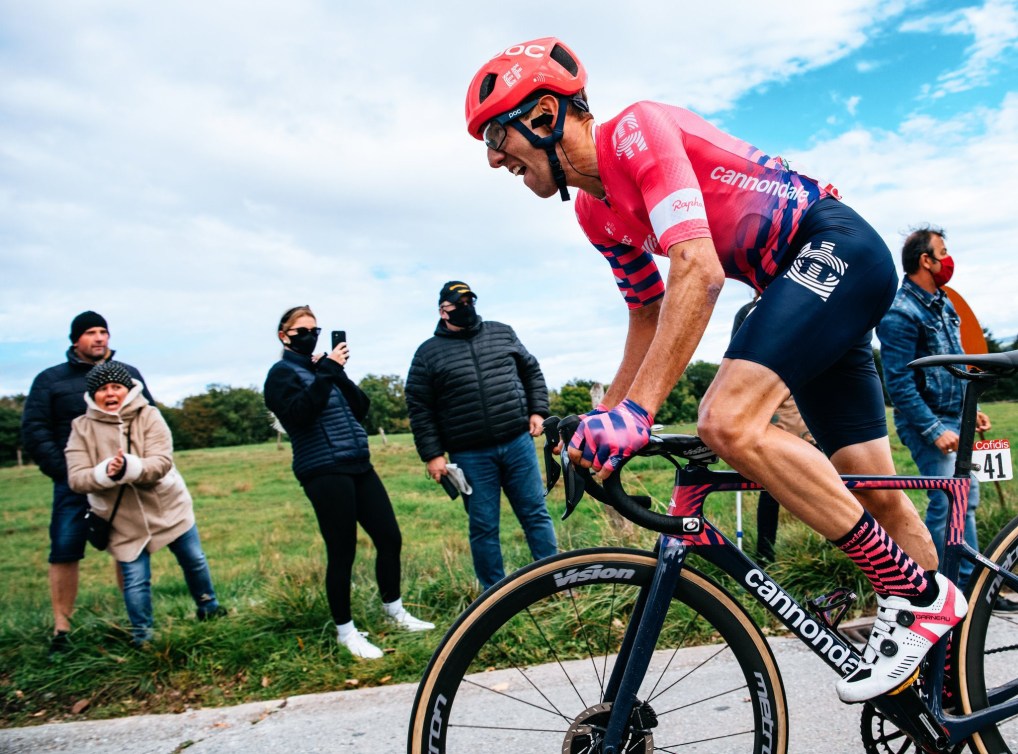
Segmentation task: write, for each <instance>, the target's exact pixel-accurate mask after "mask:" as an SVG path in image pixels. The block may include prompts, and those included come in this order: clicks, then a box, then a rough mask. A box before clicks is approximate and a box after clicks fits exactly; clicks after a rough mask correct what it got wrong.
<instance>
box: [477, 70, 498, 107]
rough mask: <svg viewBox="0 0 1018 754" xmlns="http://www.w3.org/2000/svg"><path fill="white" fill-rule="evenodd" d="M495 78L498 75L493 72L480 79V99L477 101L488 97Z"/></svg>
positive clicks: (492, 89) (492, 88) (493, 87)
mask: <svg viewBox="0 0 1018 754" xmlns="http://www.w3.org/2000/svg"><path fill="white" fill-rule="evenodd" d="M497 79H498V76H496V75H495V74H494V73H489V74H488V75H487V76H485V77H484V80H483V81H481V90H480V99H479V100H478V102H484V100H486V99H488V97H489V95H491V93H492V91H494V89H495V81H496V80H497Z"/></svg>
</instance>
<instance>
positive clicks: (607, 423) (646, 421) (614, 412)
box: [569, 398, 654, 471]
mask: <svg viewBox="0 0 1018 754" xmlns="http://www.w3.org/2000/svg"><path fill="white" fill-rule="evenodd" d="M653 421H654V418H653V417H652V416H651V415H650V414H649V413H647V410H646V409H645V408H644V407H643V406H641V405H640V404H639V403H637V402H636V401H632V400H629V399H628V398H627V399H626V400H624V401H622V403H620V404H619V405H617V406H616V407H615V408H613V409H611V410H610V411H606V412H604V413H598V414H586V415H585V416H584V417H583V418H582V419H581V420H580V426H579V427H577V428H576V432H574V433H573V439H572V440H570V442H569V447H570V448H575V449H577V450H582V451H583V459H584V460H585V461H590V462H591V465H592V468H593V469H594V471H600V470H601V469H602V468H608V469H609V470H611V471H614V470H615V469H616V468H617V467H618V465H619V463H620V462H621V461H622V460H623V459H626V458H629V457H630V456H631V455H633V454H634V453H636V452H637V451H638V450H640V448H642V447H643V446H644V445H646V444H647V443H648V442H649V441H650V426H651V424H653Z"/></svg>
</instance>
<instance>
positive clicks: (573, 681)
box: [408, 549, 788, 754]
mask: <svg viewBox="0 0 1018 754" xmlns="http://www.w3.org/2000/svg"><path fill="white" fill-rule="evenodd" d="M656 562H657V561H656V558H655V557H654V555H652V554H651V553H648V552H640V551H636V550H619V549H593V550H580V551H576V552H569V553H564V554H562V555H559V556H556V557H554V558H549V559H546V560H542V561H540V562H538V563H534V564H532V565H531V566H529V567H528V568H526V569H524V570H523V571H520V572H518V573H516V574H514V575H513V576H512V577H511V578H510V579H508V580H507V581H504V582H501V583H500V584H498V585H496V586H495V587H494V588H493V589H492V590H491V591H489V592H487V593H485V594H484V595H482V596H481V597H480V598H479V599H478V600H477V601H476V602H475V603H474V604H473V605H471V606H470V608H469V609H468V610H467V611H466V612H465V613H464V614H463V615H462V616H461V617H460V619H459V620H458V621H457V622H456V624H455V625H454V626H453V627H452V628H451V629H450V631H449V633H448V634H447V635H446V637H445V638H444V639H443V641H442V644H441V645H440V646H439V648H438V650H437V651H436V652H435V655H434V657H433V658H432V660H431V663H430V664H429V666H428V668H427V670H426V671H425V674H424V677H423V679H422V680H421V684H420V686H419V688H418V691H417V698H416V699H415V701H414V708H413V712H412V715H411V725H410V734H409V742H408V744H409V745H408V751H409V752H410V753H411V754H467V752H469V753H470V754H475V753H476V752H485V751H491V752H503V751H525V752H533V753H534V754H552V753H554V754H560V753H564V754H579V753H580V752H590V753H591V754H593V753H595V752H599V751H601V748H600V737H599V736H600V732H601V730H602V729H603V727H604V725H605V723H606V721H607V718H608V716H609V714H610V712H611V705H610V703H609V702H607V701H606V700H605V698H604V689H605V685H606V683H607V680H608V678H609V677H610V675H611V673H612V668H613V667H614V662H615V657H616V655H617V653H618V650H619V645H620V643H621V641H622V637H623V635H624V633H625V630H626V626H627V625H628V622H629V616H630V615H631V614H632V610H633V605H634V604H635V602H636V599H637V597H638V596H639V594H640V592H641V590H642V589H645V588H647V587H648V586H649V584H650V582H651V579H652V577H653V574H654V569H655V566H656ZM553 637H555V638H553ZM684 647H685V648H684ZM638 700H639V702H640V704H638V706H637V709H636V711H635V712H634V713H633V715H632V716H631V717H630V720H629V725H628V732H627V734H626V740H625V747H624V749H623V750H624V751H625V752H628V753H631V754H647V753H649V752H674V751H680V750H681V751H683V752H711V754H715V753H716V752H740V753H741V752H757V753H759V754H762V753H763V752H771V753H772V754H780V753H781V752H785V751H786V749H787V740H788V725H787V708H786V703H785V695H784V688H783V687H782V685H781V678H780V676H779V675H778V670H777V666H776V664H775V662H774V657H773V655H772V654H771V652H770V648H769V647H768V646H767V643H766V641H765V639H764V637H763V635H762V634H761V633H760V631H759V629H758V628H757V627H756V625H755V624H754V623H753V621H752V620H751V619H750V617H749V615H747V614H746V612H745V611H744V610H743V608H742V607H741V606H740V605H739V603H738V602H736V601H735V600H734V599H733V598H732V596H731V595H730V594H728V592H726V591H725V590H724V589H722V588H721V587H720V586H719V585H717V584H716V583H714V582H713V581H711V580H709V579H708V578H706V577H705V576H703V575H702V574H700V573H699V572H697V571H695V570H694V569H691V568H688V567H686V568H684V569H683V572H682V577H681V579H680V580H679V584H678V586H677V587H676V590H675V594H674V596H673V598H672V604H671V607H670V609H669V612H668V618H667V619H666V621H665V626H664V629H663V630H662V633H661V636H660V638H659V640H658V645H657V648H656V651H655V653H654V656H653V659H652V661H651V665H650V669H649V670H648V671H647V674H646V677H645V678H644V682H643V684H642V686H641V688H640V692H639V694H638Z"/></svg>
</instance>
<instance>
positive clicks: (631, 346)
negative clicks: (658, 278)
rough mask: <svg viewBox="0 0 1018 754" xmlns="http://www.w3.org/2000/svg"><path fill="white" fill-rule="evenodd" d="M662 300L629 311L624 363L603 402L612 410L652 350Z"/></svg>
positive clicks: (619, 401)
mask: <svg viewBox="0 0 1018 754" xmlns="http://www.w3.org/2000/svg"><path fill="white" fill-rule="evenodd" d="M661 302H662V299H658V300H657V301H655V302H654V303H652V304H648V305H647V306H642V307H640V308H639V309H630V310H629V332H628V333H627V334H626V348H625V350H624V351H623V353H622V363H621V364H620V365H619V369H618V371H617V372H616V373H615V377H614V379H612V381H611V385H610V386H609V387H608V392H607V393H605V395H604V399H603V400H602V401H601V402H602V403H603V404H604V405H605V406H608V407H609V408H611V407H612V406H615V405H617V404H619V403H621V402H622V401H623V400H624V399H625V397H626V394H627V393H628V392H629V387H630V385H632V384H633V380H634V379H635V378H636V373H637V372H638V371H639V369H640V365H641V364H642V363H643V359H644V357H645V356H646V355H647V350H648V349H649V348H650V344H651V341H653V340H654V334H655V333H656V332H657V321H658V316H659V314H660V311H661Z"/></svg>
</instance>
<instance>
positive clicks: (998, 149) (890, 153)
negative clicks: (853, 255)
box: [793, 93, 1018, 337]
mask: <svg viewBox="0 0 1018 754" xmlns="http://www.w3.org/2000/svg"><path fill="white" fill-rule="evenodd" d="M794 160H795V161H801V164H802V165H808V166H809V169H808V170H806V172H807V173H810V174H811V175H819V176H823V178H824V180H830V181H832V182H833V183H834V184H835V185H836V186H838V188H839V189H840V190H841V193H842V195H843V196H844V198H845V201H846V203H848V204H849V205H850V206H852V207H853V208H855V209H856V210H858V211H859V212H860V214H862V215H863V217H865V218H866V219H867V220H868V221H869V222H870V224H872V225H873V226H874V227H875V228H876V229H877V230H878V231H879V232H880V233H881V235H882V236H883V238H884V240H885V241H886V243H887V245H888V246H889V247H890V249H891V251H892V252H893V253H894V254H895V258H897V255H898V253H899V251H900V249H901V244H902V241H903V240H904V235H905V234H906V233H907V231H908V229H909V227H910V226H912V225H915V224H917V223H920V222H924V221H928V222H932V223H934V224H936V225H941V226H943V227H944V228H945V229H946V230H947V233H948V246H949V248H950V250H951V253H952V255H953V256H954V257H955V260H956V262H957V271H956V273H955V278H954V282H953V283H952V287H954V288H956V289H957V290H958V291H959V292H960V293H961V294H962V295H963V296H964V297H965V298H966V300H967V301H968V302H969V304H970V305H971V306H972V308H973V310H974V311H975V314H976V316H977V317H979V320H980V322H981V323H982V324H983V325H984V326H988V327H989V328H990V329H991V330H992V331H993V332H994V333H995V334H996V335H999V336H1001V337H1005V336H1006V337H1011V336H1014V335H1015V334H1018V299H1016V298H1015V296H1014V295H1013V290H1012V289H1013V287H1014V280H1016V279H1018V257H1016V255H1015V254H1014V253H1013V252H1012V250H1011V246H1012V238H1013V236H1014V222H1013V217H1012V216H1011V213H1010V211H1009V210H1008V209H1007V207H1008V197H1010V195H1011V193H1012V189H1011V183H1012V182H1013V176H1014V175H1015V174H1016V173H1015V171H1018V93H1010V94H1008V95H1007V96H1006V97H1005V98H1004V100H1003V101H1002V102H1001V104H1000V107H999V108H997V109H984V110H980V111H976V112H973V113H968V114H965V115H960V116H958V117H956V118H954V119H952V120H949V121H944V122H938V121H936V120H933V119H931V118H928V117H917V118H913V119H912V120H909V121H907V122H906V123H903V124H902V126H901V127H900V128H899V129H898V130H897V131H894V132H882V131H865V130H854V131H851V132H849V133H846V134H844V135H842V136H840V137H838V138H836V139H833V140H830V141H825V142H822V143H818V144H816V145H815V146H814V147H813V148H811V149H810V150H808V151H805V152H801V153H799V154H797V155H794ZM795 161H794V162H793V166H794V165H795V164H796V162H795Z"/></svg>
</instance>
